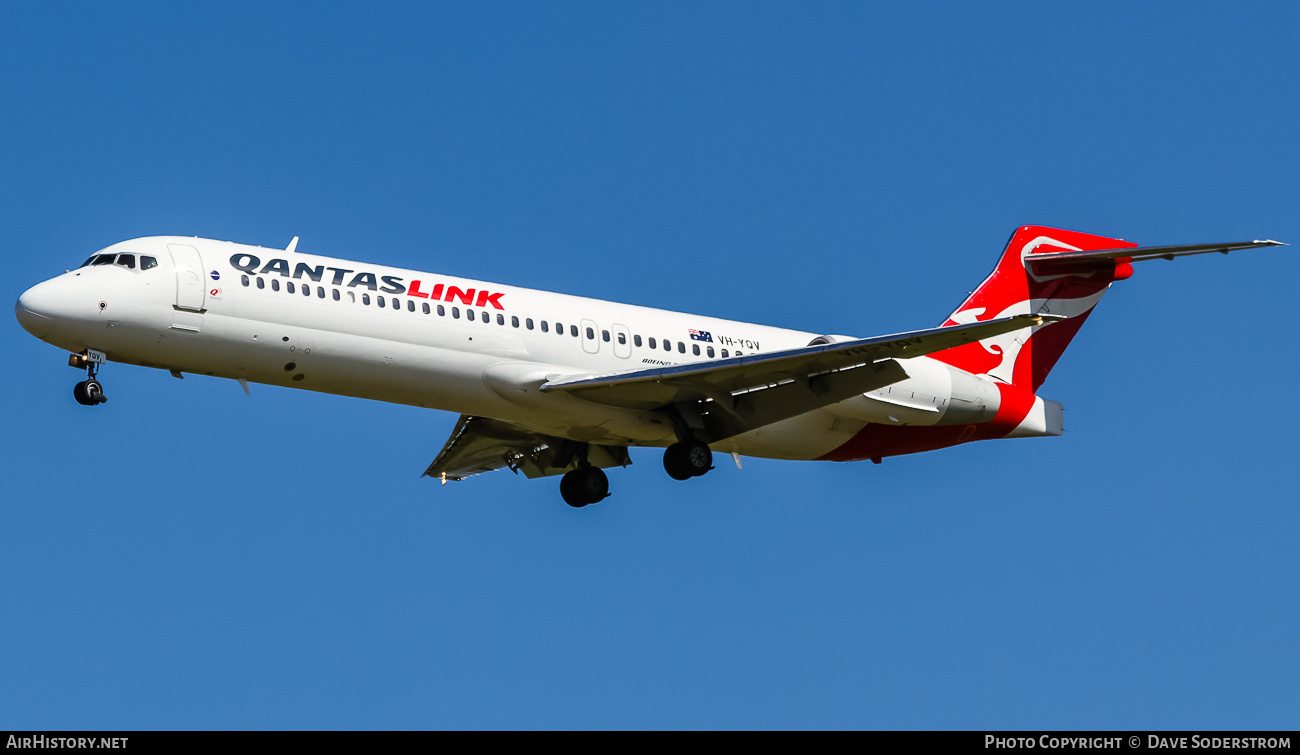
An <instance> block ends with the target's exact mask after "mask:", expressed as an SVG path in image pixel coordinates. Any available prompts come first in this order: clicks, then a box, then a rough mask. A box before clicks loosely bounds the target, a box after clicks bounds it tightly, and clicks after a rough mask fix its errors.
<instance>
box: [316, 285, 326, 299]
mask: <svg viewBox="0 0 1300 755" xmlns="http://www.w3.org/2000/svg"><path fill="white" fill-rule="evenodd" d="M316 298H318V299H324V298H325V287H324V286H317V287H316Z"/></svg>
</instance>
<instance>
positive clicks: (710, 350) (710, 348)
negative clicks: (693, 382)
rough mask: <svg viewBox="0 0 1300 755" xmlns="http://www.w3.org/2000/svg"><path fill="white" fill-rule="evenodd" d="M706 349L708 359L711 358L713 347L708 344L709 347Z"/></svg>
mask: <svg viewBox="0 0 1300 755" xmlns="http://www.w3.org/2000/svg"><path fill="white" fill-rule="evenodd" d="M706 351H708V352H709V359H712V358H713V347H712V346H709V347H708V348H707V349H706Z"/></svg>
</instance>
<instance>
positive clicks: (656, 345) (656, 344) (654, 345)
mask: <svg viewBox="0 0 1300 755" xmlns="http://www.w3.org/2000/svg"><path fill="white" fill-rule="evenodd" d="M648 343H649V344H650V348H652V349H657V348H659V342H658V341H656V340H655V339H654V337H653V336H652V337H651V338H650V340H649V342H648Z"/></svg>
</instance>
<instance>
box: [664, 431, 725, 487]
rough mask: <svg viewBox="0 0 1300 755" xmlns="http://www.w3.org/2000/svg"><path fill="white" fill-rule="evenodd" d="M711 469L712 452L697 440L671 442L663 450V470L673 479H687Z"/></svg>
mask: <svg viewBox="0 0 1300 755" xmlns="http://www.w3.org/2000/svg"><path fill="white" fill-rule="evenodd" d="M710 469H713V452H712V451H710V450H709V447H708V446H706V445H704V444H703V443H701V442H699V441H698V440H694V439H688V440H684V441H680V442H677V443H674V444H672V445H671V446H669V447H668V450H666V451H664V471H666V472H667V473H668V476H669V477H671V478H673V479H674V480H689V479H691V478H692V477H699V476H700V475H702V474H704V473H705V472H708V471H709V470H710Z"/></svg>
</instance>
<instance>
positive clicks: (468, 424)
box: [424, 414, 632, 482]
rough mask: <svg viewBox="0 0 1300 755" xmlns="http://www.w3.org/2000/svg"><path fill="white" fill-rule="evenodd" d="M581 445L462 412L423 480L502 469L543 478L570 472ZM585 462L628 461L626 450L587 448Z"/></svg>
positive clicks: (460, 477) (612, 463) (606, 464)
mask: <svg viewBox="0 0 1300 755" xmlns="http://www.w3.org/2000/svg"><path fill="white" fill-rule="evenodd" d="M580 445H581V444H579V443H576V442H574V441H570V440H564V439H562V438H556V437H553V436H550V435H546V434H543V433H539V432H535V431H533V430H530V429H529V428H527V427H524V426H522V425H517V424H514V423H512V422H503V421H501V420H495V419H489V418H487V417H474V416H471V415H468V414H462V415H461V417H460V421H459V422H457V423H456V427H455V429H454V430H452V432H451V437H450V438H448V439H447V443H446V444H445V445H444V446H443V447H442V450H441V451H440V452H438V456H437V457H436V458H434V460H433V463H431V464H429V467H428V468H427V469H425V470H424V476H425V477H433V478H435V479H441V480H442V481H443V482H446V481H447V480H463V479H465V478H466V477H471V476H473V475H476V474H481V473H483V472H491V471H493V470H496V469H501V468H502V467H507V468H509V469H510V470H512V471H514V472H523V473H524V476H525V477H528V478H530V479H532V478H537V477H548V476H551V475H557V474H563V473H564V472H567V471H568V470H570V469H573V468H574V467H575V466H576V464H577V461H578V454H577V452H578V450H579V446H580ZM586 459H587V462H588V463H590V464H591V465H593V466H597V467H601V468H608V467H618V466H627V465H628V464H631V463H632V461H631V459H630V458H629V456H628V453H627V447H626V446H605V445H597V444H589V445H588V446H587V449H586Z"/></svg>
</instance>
